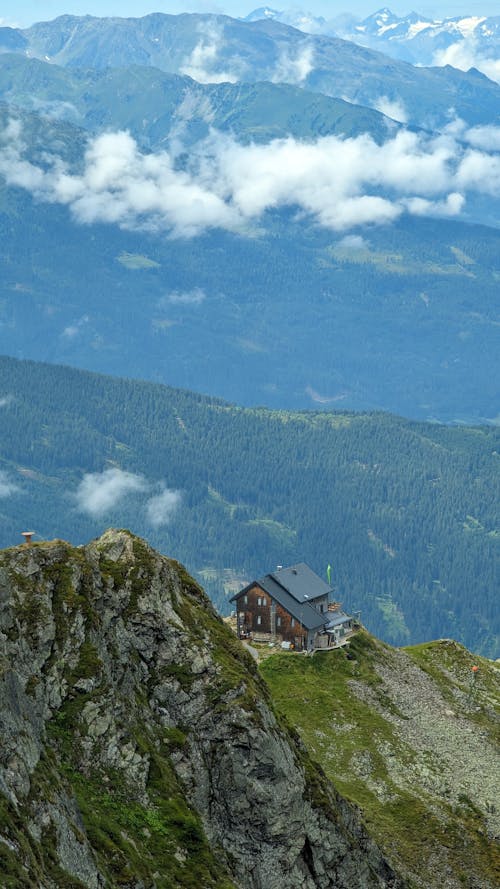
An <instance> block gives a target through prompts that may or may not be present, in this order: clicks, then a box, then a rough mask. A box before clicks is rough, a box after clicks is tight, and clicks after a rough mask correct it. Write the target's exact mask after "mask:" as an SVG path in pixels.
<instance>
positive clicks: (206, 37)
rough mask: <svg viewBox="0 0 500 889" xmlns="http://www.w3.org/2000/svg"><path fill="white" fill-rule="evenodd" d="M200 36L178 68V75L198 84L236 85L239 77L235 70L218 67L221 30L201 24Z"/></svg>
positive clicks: (214, 26) (221, 45) (214, 25)
mask: <svg viewBox="0 0 500 889" xmlns="http://www.w3.org/2000/svg"><path fill="white" fill-rule="evenodd" d="M198 30H199V32H200V34H201V36H200V39H199V41H198V43H197V44H196V46H195V48H194V49H193V51H192V52H191V54H190V55H189V56H188V58H187V59H185V61H184V63H183V64H182V65H181V66H180V67H179V72H180V74H185V75H187V77H192V78H193V80H197V81H198V83H236V82H237V81H238V80H239V75H238V73H237V72H236V71H235V70H232V71H225V70H223V69H221V68H220V67H219V59H218V56H219V53H220V50H221V49H222V47H223V45H224V37H223V32H222V28H221V27H218V26H217V25H216V24H212V23H210V24H205V23H204V24H202V25H200V26H199V28H198Z"/></svg>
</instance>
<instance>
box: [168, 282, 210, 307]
mask: <svg viewBox="0 0 500 889" xmlns="http://www.w3.org/2000/svg"><path fill="white" fill-rule="evenodd" d="M205 299H206V293H205V291H204V290H202V288H201V287H193V289H192V290H172V291H171V292H170V293H166V294H165V296H162V298H161V300H160V301H159V308H164V307H165V306H166V305H174V306H200V305H201V303H202V302H204V301H205Z"/></svg>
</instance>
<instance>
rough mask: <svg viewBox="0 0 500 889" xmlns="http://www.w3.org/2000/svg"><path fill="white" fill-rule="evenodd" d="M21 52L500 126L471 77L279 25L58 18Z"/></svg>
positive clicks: (487, 89)
mask: <svg viewBox="0 0 500 889" xmlns="http://www.w3.org/2000/svg"><path fill="white" fill-rule="evenodd" d="M22 36H24V37H25V38H26V39H27V41H28V48H27V50H26V51H27V52H28V54H30V55H34V56H37V57H38V58H41V59H46V58H48V59H49V60H50V61H52V62H55V63H56V64H59V65H64V66H70V67H77V68H81V67H96V68H104V67H109V66H111V67H124V66H128V65H131V64H136V65H152V66H154V67H156V68H160V69H162V70H165V71H169V72H172V73H181V74H189V75H191V76H193V77H195V78H196V79H197V80H202V81H205V82H208V81H216V82H220V81H223V80H229V81H233V82H234V81H257V80H275V81H285V82H287V81H288V82H292V83H296V84H300V85H301V86H303V87H306V88H308V89H312V90H314V91H317V92H321V93H325V94H327V95H332V96H337V97H340V98H347V99H348V100H350V101H354V102H357V103H359V104H362V105H369V106H372V105H375V104H377V103H378V102H379V100H380V99H381V97H386V98H387V99H389V100H391V101H394V100H396V99H398V100H399V101H401V102H403V103H404V105H405V107H406V109H407V114H408V121H409V122H410V123H412V124H416V125H419V126H427V127H430V126H442V125H444V124H445V123H447V122H448V121H449V115H450V109H454V113H455V114H456V115H457V116H458V117H460V118H462V119H463V120H465V121H466V122H467V123H468V124H469V125H472V124H480V123H491V122H492V121H497V120H498V107H499V96H500V87H499V86H498V84H496V83H493V82H492V81H490V80H488V79H487V78H485V77H483V76H482V75H480V74H479V73H477V72H469V73H464V72H462V71H458V70H455V69H451V68H446V69H422V68H414V67H413V66H412V65H409V64H407V63H405V62H400V61H396V60H394V59H390V58H389V57H387V56H384V55H382V54H379V53H377V52H374V51H373V50H369V49H365V48H364V47H361V46H358V45H356V44H354V43H350V42H349V41H344V40H341V39H338V38H334V37H324V36H314V35H308V34H304V33H302V32H301V31H298V30H296V29H294V28H289V27H288V26H286V25H282V24H280V23H279V22H275V21H256V22H241V21H238V20H236V19H231V18H229V17H227V16H217V15H188V14H184V15H179V16H169V15H163V14H160V13H155V14H153V15H149V16H145V17H144V18H141V19H118V18H114V19H97V18H92V17H91V16H86V17H83V18H79V17H77V16H61V17H59V18H58V19H55V20H54V21H52V22H42V23H39V24H36V25H33V26H32V27H31V28H29V29H26V30H25V31H24V32H22Z"/></svg>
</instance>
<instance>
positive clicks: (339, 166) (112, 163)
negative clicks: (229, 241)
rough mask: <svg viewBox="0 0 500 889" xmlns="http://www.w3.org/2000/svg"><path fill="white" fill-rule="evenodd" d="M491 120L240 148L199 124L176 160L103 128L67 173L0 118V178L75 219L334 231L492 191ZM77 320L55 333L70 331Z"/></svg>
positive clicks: (199, 228)
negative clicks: (273, 223)
mask: <svg viewBox="0 0 500 889" xmlns="http://www.w3.org/2000/svg"><path fill="white" fill-rule="evenodd" d="M496 129H497V128H485V127H483V128H479V127H476V128H472V129H470V130H469V131H467V130H466V128H465V125H464V124H463V122H460V121H452V122H450V125H449V127H448V128H447V130H446V131H445V132H444V133H442V134H441V135H438V136H437V137H431V136H428V135H425V134H423V133H411V132H408V131H405V130H400V131H399V132H398V133H396V134H395V135H394V136H392V137H389V138H388V139H387V141H386V142H385V143H383V144H382V145H379V144H377V143H376V142H375V141H374V140H373V139H372V138H371V137H370V136H369V135H367V134H364V135H360V136H358V137H355V138H349V139H344V138H340V137H337V136H325V137H322V138H319V139H317V140H316V141H315V142H305V141H299V140H297V139H294V138H292V137H287V138H282V139H274V140H273V141H271V142H269V143H267V144H250V145H243V144H240V143H238V142H237V141H236V140H235V139H234V138H233V137H232V136H230V135H224V134H221V133H220V132H217V131H215V130H211V132H210V135H209V136H208V137H207V138H206V139H204V140H202V141H200V142H198V143H197V144H196V145H194V146H193V147H192V148H190V152H189V157H188V160H187V167H186V168H183V169H177V168H176V164H175V152H174V153H173V152H171V151H168V150H165V151H161V152H158V153H156V154H142V153H141V151H140V150H139V148H138V146H137V144H136V142H135V141H134V139H133V138H132V137H131V136H130V134H129V133H126V132H118V133H106V134H104V135H101V136H98V137H96V138H94V139H91V140H90V141H89V143H88V147H87V150H86V153H85V157H84V162H83V167H82V170H81V171H79V172H78V173H74V172H72V171H71V170H70V169H69V168H68V167H67V166H66V165H65V164H63V162H62V161H61V160H60V159H59V158H57V157H56V156H54V157H53V159H52V162H51V163H48V162H47V161H46V160H45V161H44V166H43V167H42V166H40V165H37V164H35V163H30V162H29V161H27V160H25V158H24V154H23V151H24V147H23V144H22V141H21V133H20V129H19V126H18V125H17V124H16V123H15V122H11V124H10V125H9V127H8V128H7V129H6V130H5V131H4V133H3V134H0V175H3V177H4V178H5V179H6V180H7V182H8V183H9V184H11V185H18V186H21V187H23V188H25V189H27V190H28V191H30V192H32V194H33V195H34V196H35V197H36V198H37V199H38V200H41V201H50V202H54V203H60V204H65V205H67V206H68V207H69V208H70V210H71V212H72V214H73V216H74V218H75V219H76V220H77V221H78V222H81V223H94V222H107V223H113V224H118V225H120V226H121V227H123V228H129V229H141V228H142V229H146V230H150V231H164V232H167V233H169V234H170V235H171V236H175V237H192V236H195V235H198V234H200V233H202V232H204V231H205V230H207V229H210V228H223V229H227V230H229V231H235V232H240V233H245V232H249V231H253V230H255V225H256V223H258V222H259V221H260V220H261V217H262V216H263V214H265V213H266V211H268V210H272V209H275V208H281V207H296V208H297V209H298V210H299V211H300V212H301V213H303V214H304V213H305V214H308V215H309V216H310V217H311V218H312V219H313V220H314V221H316V222H317V223H318V224H320V225H322V226H325V227H327V228H330V229H332V230H334V231H339V232H342V231H349V229H352V228H354V227H355V226H357V225H364V224H384V223H387V222H391V221H393V220H395V219H397V217H398V216H399V215H400V214H401V213H404V212H409V213H415V214H418V215H421V214H422V213H424V214H432V215H435V214H441V215H456V214H458V213H460V212H461V210H462V209H463V206H464V201H465V198H466V196H467V193H468V192H474V191H475V192H481V193H485V194H490V195H491V196H500V155H499V154H496V153H495V152H493V151H488V150H486V147H487V146H490V147H491V148H494V147H496V144H497V140H498V133H497V132H496ZM468 141H469V142H470V144H469V145H467V144H464V143H467V142H468ZM476 146H477V147H476ZM203 298H204V294H203V293H202V291H197V290H193V291H189V292H187V293H181V292H174V293H172V294H170V297H168V295H167V299H169V300H170V302H176V301H177V302H179V303H182V302H184V303H186V304H187V303H189V302H191V303H193V304H196V303H200V302H201V301H202V299H203ZM79 324H80V322H77V323H73V324H71V325H69V326H68V328H67V329H66V331H65V333H64V334H63V335H64V336H66V337H67V338H71V337H73V336H75V335H76V333H77V329H79V327H78V325H79Z"/></svg>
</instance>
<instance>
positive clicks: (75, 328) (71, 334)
mask: <svg viewBox="0 0 500 889" xmlns="http://www.w3.org/2000/svg"><path fill="white" fill-rule="evenodd" d="M88 322H89V316H88V315H82V317H81V318H79V319H78V321H75V323H74V324H69V325H68V326H67V327H65V328H64V330H63V332H62V334H61V336H62V337H64V339H66V340H73V339H75V337H76V336H78V334H79V333H80V331H81V329H82V327H84V326H85V324H88Z"/></svg>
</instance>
